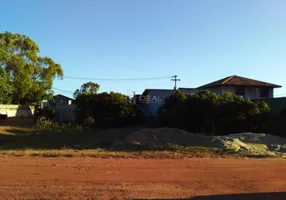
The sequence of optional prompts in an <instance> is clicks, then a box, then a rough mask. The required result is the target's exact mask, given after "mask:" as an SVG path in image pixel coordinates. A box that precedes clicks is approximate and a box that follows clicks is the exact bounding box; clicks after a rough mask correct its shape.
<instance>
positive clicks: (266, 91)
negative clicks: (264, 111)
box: [260, 88, 269, 98]
mask: <svg viewBox="0 0 286 200" xmlns="http://www.w3.org/2000/svg"><path fill="white" fill-rule="evenodd" d="M260 97H262V98H268V97H269V89H268V88H260Z"/></svg>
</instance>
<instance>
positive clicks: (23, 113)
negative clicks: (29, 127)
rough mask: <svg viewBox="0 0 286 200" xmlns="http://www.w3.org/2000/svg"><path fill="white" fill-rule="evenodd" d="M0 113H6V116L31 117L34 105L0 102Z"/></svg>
mask: <svg viewBox="0 0 286 200" xmlns="http://www.w3.org/2000/svg"><path fill="white" fill-rule="evenodd" d="M0 113H1V114H7V115H8V117H31V116H33V114H34V107H33V106H21V105H4V104H0Z"/></svg>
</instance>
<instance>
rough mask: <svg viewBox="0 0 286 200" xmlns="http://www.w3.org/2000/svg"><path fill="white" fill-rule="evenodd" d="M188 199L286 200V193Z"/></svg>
mask: <svg viewBox="0 0 286 200" xmlns="http://www.w3.org/2000/svg"><path fill="white" fill-rule="evenodd" d="M187 199H190V200H286V192H273V193H249V194H225V195H207V196H197V197H192V198H185V199H183V200H187ZM154 200H155V199H154ZM158 200H163V199H158ZM165 200H173V199H165ZM174 200H175V199H174Z"/></svg>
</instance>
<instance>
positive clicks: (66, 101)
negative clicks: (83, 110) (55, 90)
mask: <svg viewBox="0 0 286 200" xmlns="http://www.w3.org/2000/svg"><path fill="white" fill-rule="evenodd" d="M72 101H73V99H72V98H70V97H67V96H64V95H61V94H58V95H55V96H54V97H53V99H52V100H49V101H48V105H51V106H58V105H71V104H72Z"/></svg>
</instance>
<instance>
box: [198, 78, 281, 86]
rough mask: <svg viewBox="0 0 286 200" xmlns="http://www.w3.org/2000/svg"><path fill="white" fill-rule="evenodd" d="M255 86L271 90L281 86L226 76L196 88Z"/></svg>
mask: <svg viewBox="0 0 286 200" xmlns="http://www.w3.org/2000/svg"><path fill="white" fill-rule="evenodd" d="M222 85H226V86H228V85H229V86H256V87H271V88H280V87H282V86H280V85H276V84H272V83H267V82H263V81H258V80H254V79H250V78H245V77H241V76H236V75H233V76H228V77H225V78H223V79H220V80H217V81H214V82H211V83H208V84H205V85H202V86H200V87H198V88H210V87H217V86H222Z"/></svg>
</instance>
